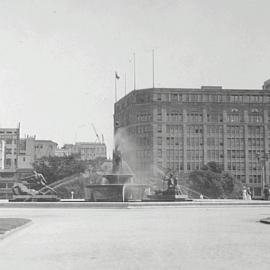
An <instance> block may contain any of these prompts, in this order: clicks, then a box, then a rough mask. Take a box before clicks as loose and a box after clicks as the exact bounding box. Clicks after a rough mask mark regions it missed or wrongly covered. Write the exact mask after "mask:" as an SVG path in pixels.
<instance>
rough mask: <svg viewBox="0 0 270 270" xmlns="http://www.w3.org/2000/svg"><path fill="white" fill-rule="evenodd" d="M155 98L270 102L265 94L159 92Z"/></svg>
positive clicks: (169, 100)
mask: <svg viewBox="0 0 270 270" xmlns="http://www.w3.org/2000/svg"><path fill="white" fill-rule="evenodd" d="M155 99H156V100H157V101H167V102H225V103H227V102H228V103H267V102H270V96H263V95H221V94H182V93H164V94H162V93H157V94H156V96H155Z"/></svg>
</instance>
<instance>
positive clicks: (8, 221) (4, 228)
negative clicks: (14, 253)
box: [0, 218, 31, 236]
mask: <svg viewBox="0 0 270 270" xmlns="http://www.w3.org/2000/svg"><path fill="white" fill-rule="evenodd" d="M30 221H31V220H30V219H26V218H0V236H1V235H2V234H4V233H6V232H8V231H11V230H14V229H16V228H18V227H20V226H22V225H24V224H26V223H28V222H30Z"/></svg>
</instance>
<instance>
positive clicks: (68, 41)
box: [0, 0, 270, 156]
mask: <svg viewBox="0 0 270 270" xmlns="http://www.w3.org/2000/svg"><path fill="white" fill-rule="evenodd" d="M269 10H270V1H268V0H219V1H217V0H203V1H202V0H183V1H180V0H178V1H177V0H137V1H135V0H113V1H111V0H107V1H102V0H72V1H71V0H52V1H49V0H39V1H34V0H17V1H16V0H6V1H4V0H0V35H1V39H0V93H1V98H0V125H1V127H13V126H16V125H17V123H18V122H21V134H22V136H24V135H25V134H29V135H37V138H39V139H52V140H54V141H56V142H57V143H59V144H60V145H62V144H63V143H73V142H74V140H77V141H95V140H96V138H95V134H94V131H93V129H92V127H91V123H93V124H94V125H95V127H96V129H97V131H98V133H99V134H100V135H101V134H104V137H105V141H106V143H107V144H108V148H109V155H110V156H111V153H110V151H111V149H112V144H113V143H112V142H113V103H114V71H115V70H116V71H117V72H118V73H119V75H120V77H121V78H120V80H119V81H118V96H120V97H121V96H123V94H124V73H125V72H126V74H127V90H128V91H130V90H132V88H133V80H132V72H133V71H132V68H133V65H132V62H130V59H132V54H133V52H136V69H137V88H147V87H151V86H152V75H151V50H152V49H153V48H154V49H155V51H156V86H158V87H200V86H201V85H222V86H223V87H224V88H261V86H262V84H263V82H264V81H265V80H266V79H268V78H270V68H269V59H270V26H269V25H270V24H269Z"/></svg>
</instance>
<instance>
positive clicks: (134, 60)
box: [133, 53, 136, 90]
mask: <svg viewBox="0 0 270 270" xmlns="http://www.w3.org/2000/svg"><path fill="white" fill-rule="evenodd" d="M133 72H134V74H133V80H134V90H136V55H135V53H133Z"/></svg>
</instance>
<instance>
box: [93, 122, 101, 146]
mask: <svg viewBox="0 0 270 270" xmlns="http://www.w3.org/2000/svg"><path fill="white" fill-rule="evenodd" d="M92 128H93V130H94V132H95V134H96V137H97V140H98V142H99V143H101V140H100V138H99V136H98V134H97V131H96V128H95V126H94V124H93V123H92Z"/></svg>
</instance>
